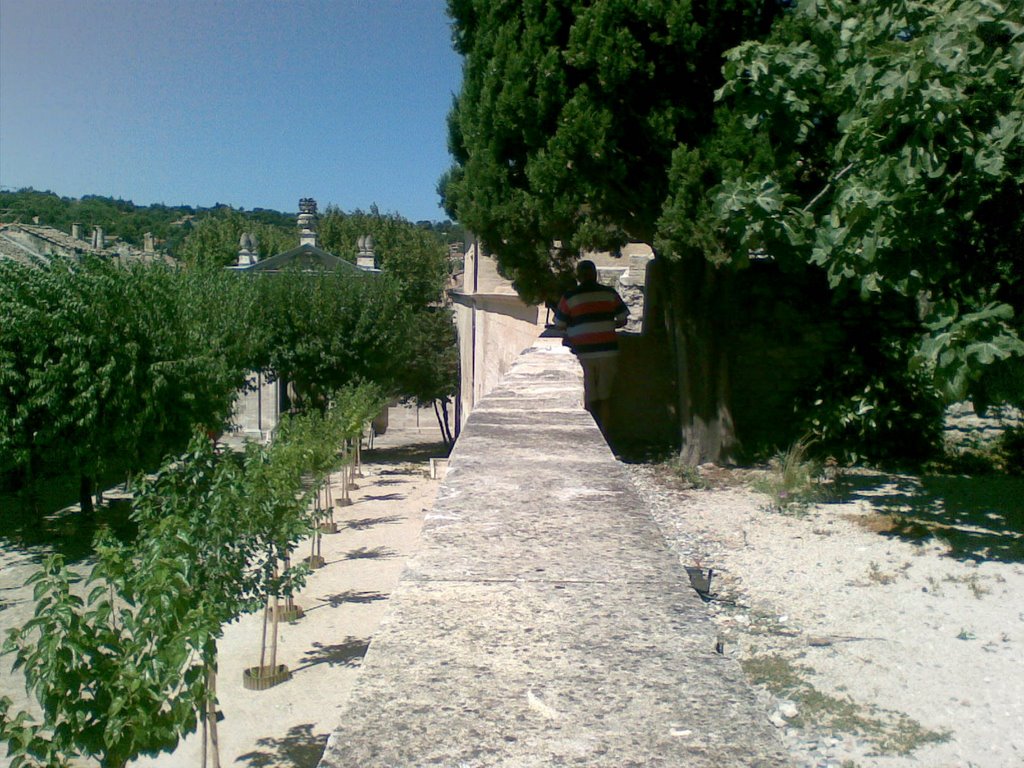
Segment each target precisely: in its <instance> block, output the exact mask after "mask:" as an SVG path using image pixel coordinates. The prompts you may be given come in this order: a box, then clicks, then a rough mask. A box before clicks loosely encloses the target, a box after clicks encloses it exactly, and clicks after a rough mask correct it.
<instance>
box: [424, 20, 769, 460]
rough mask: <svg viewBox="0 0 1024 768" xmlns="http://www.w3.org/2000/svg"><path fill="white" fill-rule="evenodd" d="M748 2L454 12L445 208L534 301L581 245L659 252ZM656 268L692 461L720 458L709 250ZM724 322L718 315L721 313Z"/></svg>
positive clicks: (722, 432)
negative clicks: (676, 180) (635, 246)
mask: <svg viewBox="0 0 1024 768" xmlns="http://www.w3.org/2000/svg"><path fill="white" fill-rule="evenodd" d="M774 9H775V5H774V4H766V3H763V2H757V1H755V0H709V1H707V2H689V0H651V1H650V2H644V3H637V2H631V1H627V0H598V1H597V2H583V1H582V0H575V1H571V0H563V1H561V2H558V1H556V0H529V1H528V2H515V3H494V2H486V1H481V0H452V2H450V3H449V12H450V13H451V15H452V18H453V19H454V29H455V32H454V42H455V48H456V50H457V51H458V52H459V53H461V54H462V55H463V57H464V59H465V61H464V70H463V87H462V92H461V93H460V95H459V97H458V99H457V101H456V103H455V105H454V108H453V109H452V112H451V114H450V116H449V125H450V147H451V151H452V154H453V156H454V159H455V166H454V167H453V169H452V170H451V171H450V172H449V173H448V175H447V176H446V178H444V179H442V182H441V188H442V192H443V195H444V201H445V206H446V209H447V210H448V212H449V213H450V214H451V215H452V216H453V217H455V218H456V219H458V221H459V222H460V223H461V224H463V225H465V226H466V227H467V228H468V229H470V230H472V231H473V232H475V233H476V234H477V235H478V236H479V237H480V239H481V240H482V241H483V243H484V245H485V246H486V247H487V248H489V249H490V250H491V251H493V252H494V253H495V255H496V256H497V258H498V261H499V264H500V266H501V268H502V270H503V271H504V273H505V274H506V275H508V276H509V277H511V278H512V279H513V280H514V283H515V285H516V288H517V290H518V291H519V292H520V294H521V295H523V296H524V297H525V298H527V299H551V298H554V295H553V293H554V292H556V291H557V290H558V286H559V285H561V284H562V280H561V279H560V275H559V273H563V274H564V273H565V272H566V271H568V269H569V267H570V266H571V264H572V263H573V262H574V261H575V259H576V258H577V256H578V253H579V250H580V249H581V248H602V249H615V248H618V247H619V246H621V245H622V244H624V243H625V242H627V241H639V242H646V243H648V244H650V245H652V246H653V245H655V243H656V235H657V233H658V220H659V217H660V215H661V212H662V208H663V206H664V204H665V200H666V198H667V196H668V195H669V193H670V182H671V176H670V170H671V165H672V157H673V153H676V152H678V151H680V148H681V147H682V148H685V147H687V146H696V145H699V144H700V143H702V142H703V141H704V140H705V138H706V137H707V136H709V135H710V134H712V133H713V131H714V129H715V121H714V111H715V105H714V92H715V89H716V88H718V87H720V85H721V82H722V81H721V73H720V70H721V65H722V61H723V56H722V54H723V52H724V51H725V50H727V49H729V48H731V47H732V46H734V45H736V44H738V43H740V42H742V41H743V40H745V39H748V38H751V37H757V36H759V35H762V34H763V33H764V32H765V31H766V30H767V29H768V27H769V25H770V22H771V15H772V13H774ZM686 255H687V258H685V259H681V258H673V259H665V258H661V259H659V260H658V264H657V267H656V269H657V270H658V271H659V273H660V277H659V278H658V279H659V280H660V283H661V286H662V287H664V288H667V289H669V290H666V291H662V292H661V293H662V295H663V298H664V299H665V300H664V301H663V302H662V306H663V308H664V309H665V310H667V311H666V312H665V314H664V319H665V321H666V323H667V325H668V326H669V328H670V330H671V333H670V338H671V339H672V340H673V342H674V352H675V354H674V359H675V361H676V365H677V373H678V378H679V382H680V412H681V420H682V437H683V442H684V444H685V446H686V450H687V451H688V453H689V458H690V459H691V460H692V461H700V460H702V459H706V458H713V459H720V458H727V457H728V456H729V455H730V453H731V451H732V448H733V443H734V436H733V428H732V419H731V416H730V414H729V412H728V407H727V399H726V396H725V393H726V392H727V388H728V381H727V376H726V371H725V369H724V368H723V364H724V361H723V358H722V355H723V352H722V350H721V345H720V344H718V343H717V342H716V341H715V339H716V336H717V329H716V328H715V327H714V319H715V317H716V315H715V314H714V313H711V312H710V308H711V307H713V306H714V304H715V303H716V302H720V301H722V300H723V299H724V297H726V296H727V290H726V287H725V286H724V285H720V284H721V283H723V281H722V280H720V279H719V274H718V272H717V271H716V270H714V269H713V268H711V267H710V265H709V262H707V261H706V260H705V258H704V254H703V253H691V254H686ZM721 313H722V310H720V314H719V315H717V316H719V317H720V316H721Z"/></svg>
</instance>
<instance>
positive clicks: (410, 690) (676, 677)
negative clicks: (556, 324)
mask: <svg viewBox="0 0 1024 768" xmlns="http://www.w3.org/2000/svg"><path fill="white" fill-rule="evenodd" d="M581 394H582V387H581V382H580V373H579V366H578V364H577V363H576V360H575V358H573V357H572V355H570V354H569V353H568V352H567V351H566V350H565V349H564V348H562V347H561V346H560V343H559V341H558V340H557V339H553V340H543V339H542V340H539V341H538V343H537V344H536V345H535V346H534V347H531V348H530V349H529V350H527V351H526V352H524V353H523V355H522V356H521V357H520V358H519V360H518V361H517V362H516V364H515V365H514V366H513V367H512V368H511V370H510V371H509V373H508V374H507V375H506V376H505V378H504V379H503V380H502V381H501V383H500V384H499V385H498V386H497V387H496V388H495V389H494V390H493V391H492V392H491V393H490V394H489V395H487V396H486V397H484V398H483V399H482V400H481V401H480V402H479V403H478V404H477V407H476V409H475V411H474V412H473V414H472V417H471V418H470V419H469V421H468V422H467V424H466V425H465V427H464V429H463V432H462V435H461V436H460V438H459V440H458V442H457V444H456V447H455V450H454V451H453V453H452V456H451V459H450V462H449V467H448V473H447V477H446V479H445V481H444V483H443V484H442V486H441V490H440V493H439V496H438V501H437V503H436V506H435V508H434V509H433V510H432V511H431V512H430V513H429V514H428V515H427V517H426V523H425V527H424V532H423V540H422V542H421V546H420V548H419V550H418V553H417V554H416V556H415V557H413V558H412V559H411V561H410V562H409V564H408V566H407V568H406V571H405V574H404V576H403V578H402V580H401V582H400V584H399V586H398V588H397V589H396V590H395V592H394V593H393V594H392V597H391V604H390V606H389V609H388V614H387V615H386V617H385V619H384V621H383V623H382V625H381V627H380V630H379V632H378V634H377V635H375V637H374V638H373V641H372V642H371V644H370V647H369V651H368V653H367V654H366V657H365V659H364V662H363V669H362V672H361V673H360V677H359V680H358V681H357V683H356V687H355V690H354V691H353V692H352V695H351V697H350V698H349V703H348V705H347V709H346V711H344V712H343V713H342V717H341V724H340V725H339V726H338V728H337V730H336V731H335V732H334V733H333V734H332V736H331V737H330V739H329V741H328V744H327V748H326V751H325V753H324V756H323V758H322V760H321V763H320V768H341V767H342V766H346V767H348V766H360V768H371V767H372V766H381V767H383V766H392V767H397V766H409V767H410V768H411V767H412V766H452V767H453V768H454V767H455V766H464V767H469V766H473V767H477V766H499V765H500V766H537V767H540V766H588V767H600V766H608V767H609V768H610V767H612V766H614V767H615V768H623V767H624V766H686V767H687V768H705V767H706V768H711V767H712V766H714V767H715V768H727V767H729V766H764V767H765V768H767V767H768V766H771V767H772V768H777V767H778V766H785V765H787V764H788V760H787V758H786V757H785V751H784V750H783V748H782V746H781V744H780V742H779V740H778V738H777V736H776V734H775V733H774V731H773V729H772V728H771V726H770V725H769V724H768V721H767V717H766V715H767V713H766V712H765V711H764V710H763V709H761V707H760V706H759V705H758V704H757V702H756V698H755V695H754V693H753V692H752V690H751V689H750V688H749V687H748V685H747V684H746V682H745V679H744V677H743V674H742V672H741V670H740V668H739V666H738V664H737V663H736V662H735V660H733V659H730V658H728V657H725V656H722V655H720V654H718V653H716V652H715V639H716V635H715V630H714V628H713V625H712V623H711V621H710V619H709V618H708V616H707V614H706V610H705V607H704V605H703V603H702V602H701V601H700V599H699V597H698V596H697V594H696V593H695V592H694V591H693V590H692V589H691V588H690V586H689V581H688V578H687V576H686V574H685V572H684V571H683V570H682V569H681V568H680V566H679V564H678V561H677V559H676V558H675V556H674V555H673V554H672V553H671V551H670V550H669V548H668V545H667V544H666V542H665V540H664V538H663V537H662V535H661V533H660V531H659V529H658V528H657V526H656V524H655V523H654V521H653V519H652V517H651V515H650V514H649V512H648V510H647V509H645V507H644V505H643V503H642V502H641V501H640V498H639V496H638V494H637V492H636V490H635V489H634V487H633V485H632V481H631V479H630V477H629V475H628V474H627V473H626V471H625V470H624V468H623V467H622V466H621V465H620V464H618V462H616V461H615V458H614V457H613V456H612V454H611V452H610V451H609V449H608V447H607V445H606V444H605V442H604V441H603V439H602V437H601V434H600V432H599V431H598V429H597V428H596V426H595V425H594V423H593V421H592V420H591V419H590V417H589V415H588V414H587V413H586V412H585V411H584V410H583V409H582V408H581V406H580V396H581Z"/></svg>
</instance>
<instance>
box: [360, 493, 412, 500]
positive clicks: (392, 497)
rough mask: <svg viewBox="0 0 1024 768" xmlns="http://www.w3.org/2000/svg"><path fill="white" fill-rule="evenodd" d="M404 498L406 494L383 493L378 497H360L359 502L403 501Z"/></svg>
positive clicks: (369, 495) (371, 495)
mask: <svg viewBox="0 0 1024 768" xmlns="http://www.w3.org/2000/svg"><path fill="white" fill-rule="evenodd" d="M404 498H405V494H404V493H383V494H380V495H376V496H375V495H373V494H367V495H366V496H360V497H359V501H401V500H402V499H404Z"/></svg>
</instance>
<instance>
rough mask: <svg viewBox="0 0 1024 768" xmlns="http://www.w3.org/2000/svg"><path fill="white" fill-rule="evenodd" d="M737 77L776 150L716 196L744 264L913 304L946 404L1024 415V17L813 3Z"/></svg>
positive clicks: (1016, 8)
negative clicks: (811, 271) (762, 260)
mask: <svg viewBox="0 0 1024 768" xmlns="http://www.w3.org/2000/svg"><path fill="white" fill-rule="evenodd" d="M725 74H726V77H727V81H726V83H725V85H724V87H723V88H722V89H721V91H720V93H719V97H720V99H721V100H722V101H723V102H724V103H725V105H726V106H727V108H728V109H730V110H731V111H732V112H733V114H734V115H735V116H736V117H737V118H738V119H740V120H742V123H743V125H744V127H745V128H747V129H748V130H749V131H750V132H751V134H752V140H753V141H755V142H757V144H758V146H759V147H760V148H762V150H763V151H762V152H761V153H759V154H758V155H755V156H752V157H750V156H748V158H745V159H739V163H738V165H737V166H734V167H730V168H728V169H727V170H726V172H725V174H724V178H723V180H722V183H721V184H720V185H719V186H717V187H716V188H714V189H713V190H712V194H713V196H714V200H713V206H712V207H713V212H712V215H713V216H714V218H715V220H716V224H717V225H718V226H719V227H721V228H722V229H724V230H725V232H726V233H727V234H726V240H727V242H728V243H729V245H730V249H731V251H732V252H733V253H734V254H735V253H739V254H743V253H746V252H749V251H751V250H753V249H765V250H767V251H768V252H769V253H772V254H778V255H779V257H780V258H787V259H796V260H799V261H802V262H807V263H810V264H814V265H817V266H820V267H821V268H823V269H824V270H825V271H826V273H827V275H828V278H829V282H830V284H831V285H832V286H834V287H839V286H843V285H851V286H852V287H853V288H854V289H856V290H859V291H860V293H861V294H863V295H865V296H870V295H872V294H880V293H895V294H899V295H903V296H908V297H912V298H914V299H916V300H917V301H918V302H919V304H920V313H919V320H920V321H921V327H920V332H921V333H920V339H919V347H918V354H917V358H916V360H917V363H918V364H919V365H922V366H925V367H927V368H928V369H929V370H930V371H931V372H932V373H933V374H934V376H935V378H936V380H937V383H938V384H939V385H940V386H941V387H942V388H943V389H944V391H945V394H946V395H947V397H948V398H950V399H958V398H963V397H966V396H968V395H969V396H971V397H973V398H974V399H975V400H977V401H979V402H980V403H985V402H988V401H990V400H991V399H1005V398H1013V399H1016V400H1017V401H1018V402H1020V401H1021V399H1024V378H1021V377H1020V374H1019V373H1016V374H1015V373H1014V371H1013V368H1014V367H1015V366H1014V365H1013V364H1012V363H1011V359H1012V358H1013V357H1017V358H1018V360H1019V358H1020V357H1021V356H1024V341H1022V337H1024V333H1022V329H1024V326H1022V311H1024V271H1022V270H1021V265H1022V264H1024V192H1022V190H1024V88H1022V87H1021V84H1022V83H1024V8H1022V6H1021V5H1020V4H1019V3H1011V2H996V1H990V0H969V1H968V2H943V1H935V2H893V3H885V4H877V3H845V2H817V3H804V4H800V5H799V7H798V8H797V9H795V10H794V11H793V12H792V13H790V14H787V15H786V17H785V18H784V19H782V20H781V21H780V22H779V23H778V24H777V25H776V29H775V32H774V33H773V35H772V37H771V39H769V40H768V41H765V42H763V43H755V42H751V43H745V44H744V45H742V46H739V47H738V48H736V49H734V50H733V51H730V53H729V55H728V61H727V64H726V67H725ZM1014 376H1016V378H1014ZM1011 382H1012V383H1013V384H1011ZM1014 384H1015V385H1014Z"/></svg>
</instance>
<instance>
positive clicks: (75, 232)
mask: <svg viewBox="0 0 1024 768" xmlns="http://www.w3.org/2000/svg"><path fill="white" fill-rule="evenodd" d="M71 237H73V238H74V239H75V240H81V239H82V225H81V224H72V225H71Z"/></svg>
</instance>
